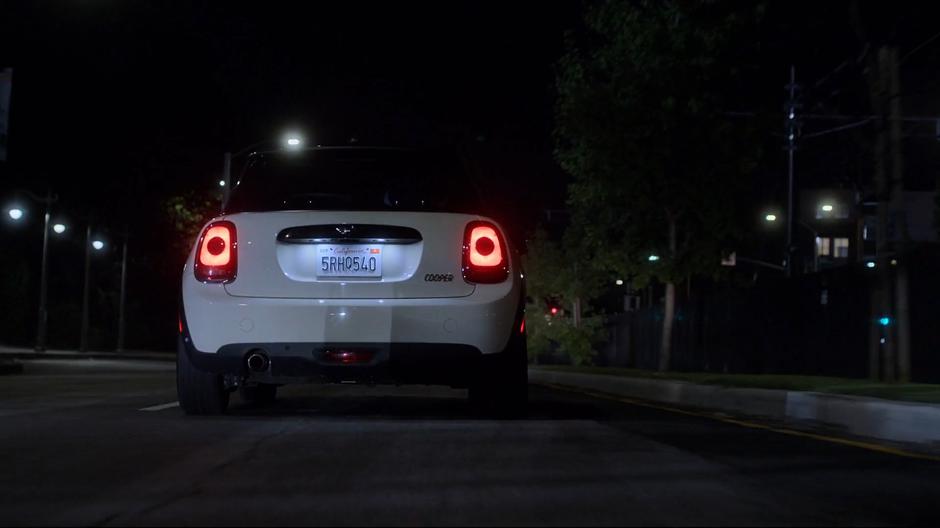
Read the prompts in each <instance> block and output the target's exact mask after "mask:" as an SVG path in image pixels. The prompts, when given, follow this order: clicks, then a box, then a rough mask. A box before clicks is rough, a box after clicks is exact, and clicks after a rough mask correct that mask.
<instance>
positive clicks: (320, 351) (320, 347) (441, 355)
mask: <svg viewBox="0 0 940 528" xmlns="http://www.w3.org/2000/svg"><path fill="white" fill-rule="evenodd" d="M344 349H346V350H348V349H355V350H359V351H368V352H369V353H370V354H371V360H370V361H368V362H366V363H361V364H355V365H342V364H337V363H336V362H334V361H330V360H329V359H328V357H327V353H328V351H331V350H332V351H335V350H344ZM249 352H262V353H264V354H265V355H266V356H267V357H268V358H269V360H270V367H269V368H268V369H267V370H266V371H265V372H262V373H255V372H250V371H249V370H248V368H247V365H246V357H247V355H248V353H249ZM178 353H180V354H187V356H188V357H189V359H190V361H191V362H192V364H193V365H194V366H195V367H196V368H198V369H199V370H202V371H204V372H211V373H214V374H230V375H234V376H238V377H241V378H249V379H252V380H254V381H261V382H264V381H269V382H290V381H324V382H333V383H341V382H356V383H402V384H441V385H452V386H457V387H463V386H467V385H468V384H469V383H470V382H471V381H472V380H474V379H477V376H478V375H479V373H480V372H481V369H483V368H484V362H487V361H489V358H484V357H483V354H481V353H480V351H479V350H477V349H475V348H474V347H471V346H467V345H459V344H433V345H429V344H426V343H394V344H376V343H296V342H292V343H235V344H231V345H226V346H224V347H222V348H221V349H220V350H219V351H218V352H216V353H206V352H202V351H199V350H197V349H196V348H195V347H194V346H193V342H192V340H191V339H189V337H188V336H187V335H186V334H185V333H184V335H183V336H182V337H181V339H180V347H179V351H178ZM499 355H500V354H495V355H493V356H494V357H495V356H499Z"/></svg>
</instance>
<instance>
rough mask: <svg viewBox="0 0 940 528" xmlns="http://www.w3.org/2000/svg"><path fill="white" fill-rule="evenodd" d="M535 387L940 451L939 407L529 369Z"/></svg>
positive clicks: (815, 393) (873, 399)
mask: <svg viewBox="0 0 940 528" xmlns="http://www.w3.org/2000/svg"><path fill="white" fill-rule="evenodd" d="M529 380H530V382H532V383H535V384H543V385H560V386H564V387H570V388H575V389H581V390H587V391H593V392H600V393H606V394H611V395H616V396H623V397H628V398H637V399H643V400H648V401H654V402H660V403H666V404H671V405H677V406H684V407H695V408H700V409H708V410H712V411H720V412H726V413H733V414H737V415H747V416H755V417H760V418H764V419H771V420H775V421H781V422H790V423H796V424H799V425H803V426H811V427H825V428H828V429H837V430H839V431H842V432H844V433H848V434H851V435H856V436H861V437H867V438H873V439H878V440H887V441H891V442H901V443H910V444H919V445H921V446H924V447H931V448H936V447H938V446H940V404H931V403H915V402H904V401H892V400H883V399H880V398H871V397H864V396H848V395H843V394H827V393H819V392H810V391H797V390H781V389H754V388H737V387H722V386H717V385H703V384H697V383H690V382H687V381H677V380H665V379H643V378H631V377H621V376H610V375H602V374H585V373H576V372H562V371H555V370H547V369H543V368H539V367H530V368H529Z"/></svg>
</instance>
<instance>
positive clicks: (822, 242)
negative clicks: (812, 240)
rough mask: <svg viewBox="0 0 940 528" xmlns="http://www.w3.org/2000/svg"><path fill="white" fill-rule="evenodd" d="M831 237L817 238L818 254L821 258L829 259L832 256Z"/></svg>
mask: <svg viewBox="0 0 940 528" xmlns="http://www.w3.org/2000/svg"><path fill="white" fill-rule="evenodd" d="M829 240H830V239H829V237H816V254H817V255H819V256H820V257H828V256H829V255H831V254H832V253H831V251H830V250H829Z"/></svg>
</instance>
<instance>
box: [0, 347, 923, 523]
mask: <svg viewBox="0 0 940 528" xmlns="http://www.w3.org/2000/svg"><path fill="white" fill-rule="evenodd" d="M173 368H174V367H173V364H172V363H161V362H146V361H136V362H135V361H110V360H85V361H65V360H57V361H32V362H27V363H26V369H25V372H24V373H23V374H20V375H9V376H3V377H0V395H2V397H0V420H2V422H0V423H2V425H0V464H2V471H0V525H19V524H29V525H35V524H40V525H48V524H56V525H59V524H68V525H75V524H81V525H125V524H131V525H154V524H161V525H164V524H190V525H191V524H217V525H244V524H278V525H298V524H355V525H360V524H383V525H387V524H396V525H401V524H407V525H415V524H421V525H426V524H435V525H466V524H498V525H503V524H529V525H531V524H542V525H572V524H576V525H583V524H591V525H625V524H644V525H647V524H682V525H701V524H708V525H714V524H723V525H780V524H787V525H802V524H812V525H817V524H910V523H922V524H936V522H937V521H938V520H940V508H938V499H940V463H935V462H929V461H924V460H914V459H909V458H903V457H898V456H892V455H888V454H883V453H877V452H872V451H867V450H864V449H858V448H853V447H847V446H842V445H837V444H832V443H827V442H821V441H818V440H813V439H809V438H799V437H792V436H787V435H782V434H778V433H773V432H769V431H762V430H755V429H750V428H745V427H740V426H737V425H733V424H729V423H723V422H720V421H715V420H711V419H708V418H704V417H697V416H688V415H682V414H677V413H672V412H668V411H663V410H657V409H651V408H646V407H641V406H635V405H629V404H624V403H619V402H614V401H608V400H603V399H595V398H591V397H589V396H584V395H579V394H576V393H571V392H565V391H557V390H552V389H548V388H543V387H531V388H530V395H531V401H532V404H531V412H530V415H529V416H528V417H527V418H526V419H520V420H498V419H489V418H486V417H480V416H477V415H475V414H473V412H471V409H470V408H468V406H467V404H466V403H465V399H464V398H465V392H464V391H460V390H452V389H448V388H436V387H405V388H395V387H364V386H295V387H289V388H286V389H283V390H282V399H281V400H280V401H279V402H278V403H277V404H276V405H274V406H271V407H251V406H246V405H243V404H242V403H241V402H239V401H238V399H237V397H235V398H233V405H232V407H231V409H230V412H229V414H228V415H226V416H222V417H209V418H197V417H186V416H183V415H182V412H181V411H180V409H179V408H178V407H177V406H176V405H175V401H176V395H175V391H174V371H173Z"/></svg>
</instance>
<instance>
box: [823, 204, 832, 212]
mask: <svg viewBox="0 0 940 528" xmlns="http://www.w3.org/2000/svg"><path fill="white" fill-rule="evenodd" d="M820 209H822V210H823V212H824V213H831V212H832V204H823V205H822V207H820Z"/></svg>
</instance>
